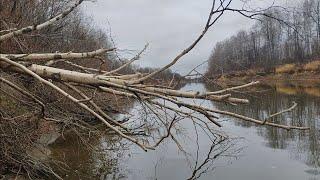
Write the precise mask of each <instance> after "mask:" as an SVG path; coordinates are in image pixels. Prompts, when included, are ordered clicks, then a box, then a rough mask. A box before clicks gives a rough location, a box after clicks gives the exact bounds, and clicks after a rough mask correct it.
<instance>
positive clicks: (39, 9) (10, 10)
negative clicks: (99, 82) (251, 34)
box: [0, 0, 180, 79]
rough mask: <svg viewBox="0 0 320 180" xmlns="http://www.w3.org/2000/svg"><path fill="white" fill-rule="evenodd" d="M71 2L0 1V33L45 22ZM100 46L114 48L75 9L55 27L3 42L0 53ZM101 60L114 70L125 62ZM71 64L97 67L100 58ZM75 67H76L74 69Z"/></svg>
mask: <svg viewBox="0 0 320 180" xmlns="http://www.w3.org/2000/svg"><path fill="white" fill-rule="evenodd" d="M73 2H74V1H70V0H41V1H39V0H0V34H4V33H6V32H7V31H8V30H10V29H14V28H22V27H25V26H29V25H30V24H39V23H42V22H45V21H47V20H48V19H51V18H53V17H54V16H56V15H58V14H60V13H61V12H62V11H63V10H65V9H66V8H67V7H69V6H70V5H71V4H70V3H73ZM102 47H104V48H112V47H113V44H112V43H111V40H110V37H109V36H108V35H107V32H105V31H104V30H102V29H100V28H99V27H97V26H95V25H94V23H93V20H92V18H90V17H88V16H86V15H85V14H84V13H83V11H82V10H81V9H77V10H74V11H73V12H72V13H71V14H69V15H68V16H67V18H65V19H63V20H62V21H59V22H58V23H57V24H55V25H54V26H49V27H47V28H45V29H43V30H41V31H36V32H32V33H28V34H26V35H22V36H19V37H16V38H14V39H12V40H9V41H5V42H2V43H1V46H0V53H37V52H42V53H43V52H71V51H72V52H86V51H93V50H96V49H99V48H102ZM104 59H105V61H106V63H105V64H103V66H102V69H103V70H111V69H115V68H117V67H119V66H121V65H122V64H123V63H125V62H122V61H120V60H119V58H118V55H116V54H109V55H108V56H106V57H104ZM74 63H76V64H79V65H84V66H86V67H94V68H97V67H99V66H100V64H101V61H100V60H97V59H92V60H90V61H88V60H83V61H81V60H77V61H74ZM58 65H59V67H60V68H63V66H67V65H68V64H65V63H58ZM75 70H79V69H76V68H75ZM151 70H154V69H151V68H140V67H137V66H128V67H127V68H125V69H123V70H122V71H121V72H120V73H121V74H131V73H135V72H137V71H141V72H149V71H151ZM173 76H176V77H180V76H178V75H177V74H175V73H172V72H171V71H170V70H167V71H165V72H163V73H161V75H159V76H158V78H163V79H171V78H172V77H173Z"/></svg>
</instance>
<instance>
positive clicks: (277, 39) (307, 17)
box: [207, 0, 320, 76]
mask: <svg viewBox="0 0 320 180" xmlns="http://www.w3.org/2000/svg"><path fill="white" fill-rule="evenodd" d="M292 3H293V4H294V2H292ZM267 14H268V15H269V16H272V17H275V19H274V18H268V17H263V18H262V21H257V23H255V25H254V26H253V27H251V28H250V29H249V30H247V31H244V30H241V31H239V32H238V33H237V34H236V35H234V36H232V37H230V38H229V39H227V40H224V41H222V42H218V43H217V44H216V46H215V48H214V49H213V52H212V54H211V56H210V59H209V68H208V71H207V75H209V76H213V75H220V74H224V73H230V72H233V71H242V70H247V69H255V68H263V69H264V70H265V71H274V67H275V66H277V65H281V64H286V63H298V64H299V63H305V62H308V61H310V60H314V59H317V58H319V55H320V0H305V1H303V2H301V3H299V4H297V6H296V7H295V8H281V9H273V10H270V11H268V12H267ZM279 20H280V21H279Z"/></svg>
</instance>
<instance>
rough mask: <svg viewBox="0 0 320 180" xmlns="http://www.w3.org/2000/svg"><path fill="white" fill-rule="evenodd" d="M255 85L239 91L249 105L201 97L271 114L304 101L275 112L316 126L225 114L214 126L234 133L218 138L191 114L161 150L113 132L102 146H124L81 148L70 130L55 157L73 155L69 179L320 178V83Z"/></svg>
mask: <svg viewBox="0 0 320 180" xmlns="http://www.w3.org/2000/svg"><path fill="white" fill-rule="evenodd" d="M182 89H183V90H195V91H205V90H212V89H215V87H213V86H210V85H205V84H202V83H190V84H187V85H185V86H184V87H183V88H182ZM252 91H253V92H241V93H236V95H237V96H240V97H247V98H248V99H249V100H250V104H248V105H238V106H232V105H226V104H223V103H214V102H210V101H197V102H195V103H198V104H202V105H204V106H206V107H210V108H219V109H224V110H229V111H233V112H237V113H241V114H244V115H247V116H250V117H254V118H259V119H264V118H265V117H267V116H268V115H269V114H272V113H274V112H277V111H279V110H282V109H286V108H288V107H290V106H291V105H292V102H296V103H298V106H297V108H296V109H295V110H294V111H292V112H289V113H286V114H283V115H281V116H278V117H276V118H274V119H272V120H273V121H275V122H277V123H283V124H286V123H290V124H294V125H299V126H308V127H310V128H311V130H310V131H309V132H300V131H286V130H282V129H275V128H271V127H262V126H258V125H254V124H251V123H248V122H244V121H240V120H237V119H234V118H230V117H225V116H221V117H220V122H221V123H222V125H223V127H222V128H220V129H219V128H215V129H214V130H215V131H216V132H217V133H222V134H225V135H228V136H229V139H228V140H226V141H223V142H221V143H217V142H215V143H213V142H212V139H210V138H209V136H207V134H206V133H205V131H203V130H200V127H195V126H194V123H193V121H191V120H188V119H186V120H183V121H181V122H179V127H178V128H177V129H176V130H175V131H174V133H175V137H176V140H172V139H171V138H168V139H165V140H164V142H163V144H161V145H160V146H159V147H158V148H157V149H156V150H155V151H149V152H143V151H141V149H139V148H138V147H137V146H135V145H131V144H127V143H128V142H127V141H124V140H121V139H119V138H118V137H116V136H108V137H103V138H101V139H99V140H97V142H96V143H95V144H96V146H99V147H103V148H106V149H108V147H111V146H112V147H113V145H115V144H116V145H117V146H116V147H118V146H121V147H122V148H121V149H120V150H119V149H117V148H115V149H111V150H110V149H108V150H107V151H106V153H94V152H90V151H83V150H81V148H79V145H78V143H77V141H76V140H74V139H72V138H67V139H68V140H65V141H61V142H57V143H56V144H55V145H53V146H52V147H51V151H52V158H53V159H55V160H60V161H64V162H66V163H67V164H68V165H69V166H70V168H71V169H72V171H71V172H69V173H66V174H65V177H64V178H65V179H130V180H143V179H153V180H155V179H157V180H162V179H166V180H167V179H172V180H174V179H188V178H198V179H204V180H206V179H208V180H209V179H210V180H211V179H217V180H220V179H223V180H233V179H237V180H255V179H259V180H270V179H273V180H277V179H279V180H283V179H290V180H304V179H306V180H314V179H320V168H319V166H320V154H319V153H320V151H319V150H320V145H319V137H320V131H319V130H320V126H319V123H318V122H319V120H320V86H315V85H313V86H306V85H304V84H301V83H278V84H274V85H263V86H261V87H259V88H254V89H252ZM186 101H191V100H190V99H188V100H186ZM133 107H134V108H132V109H131V110H129V111H130V114H133V115H134V117H133V119H135V118H139V117H141V116H143V114H142V112H141V109H140V108H139V105H138V104H136V105H135V106H133ZM158 133H159V132H158ZM181 150H183V151H181ZM210 150H211V153H209V152H210ZM208 154H209V155H208ZM195 169H197V171H194V170H195ZM193 175H194V176H193Z"/></svg>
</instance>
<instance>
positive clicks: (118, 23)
mask: <svg viewBox="0 0 320 180" xmlns="http://www.w3.org/2000/svg"><path fill="white" fill-rule="evenodd" d="M263 2H264V1H261V0H260V1H259V0H257V2H255V3H254V5H257V4H259V3H263ZM210 5H211V0H117V1H111V0H97V2H95V3H86V5H85V7H84V8H85V10H86V12H87V14H88V15H91V16H92V17H93V19H94V21H95V23H96V24H97V25H98V26H100V27H102V28H105V29H109V27H108V23H107V22H108V21H109V22H110V25H111V29H112V36H113V39H114V41H115V42H116V44H117V47H118V48H120V49H134V50H139V49H142V48H143V46H144V45H145V44H146V43H147V42H149V43H150V46H149V49H148V51H147V53H146V54H145V55H144V56H143V58H142V59H141V60H140V61H139V62H138V63H137V64H138V65H140V66H149V67H160V66H163V65H165V64H167V63H169V62H170V60H171V59H172V58H174V57H175V56H176V55H177V54H178V53H179V52H180V51H181V50H183V49H184V48H186V47H187V46H188V45H189V44H190V43H191V42H192V41H193V40H194V39H195V38H196V37H197V36H198V35H199V33H200V32H201V31H202V28H203V26H204V23H205V21H206V18H207V15H208V12H209V9H210ZM232 5H233V7H242V1H240V0H234V2H233V4H232ZM252 24H253V21H252V20H248V19H246V18H244V17H241V16H240V15H238V14H235V13H226V14H225V15H224V16H223V17H222V18H221V19H220V20H219V21H218V23H217V24H216V25H215V26H214V27H213V28H212V29H211V31H210V32H209V33H208V34H207V36H206V37H205V38H204V39H203V40H202V41H201V42H200V44H199V45H198V46H197V47H196V48H195V49H194V50H193V51H192V52H191V53H190V54H188V55H187V56H186V57H184V58H183V59H182V60H181V61H180V62H179V63H178V64H176V65H175V66H174V67H173V68H172V69H173V70H174V71H177V72H179V73H182V74H183V73H186V72H188V71H189V70H190V69H192V68H193V67H194V66H196V65H198V64H200V63H201V62H203V61H205V60H207V59H208V57H209V55H210V53H211V51H212V48H213V47H214V45H215V43H216V42H218V41H221V40H223V39H225V38H227V37H229V36H231V35H233V34H235V33H236V32H237V31H238V30H240V29H247V28H249V27H250V26H251V25H252ZM204 70H205V67H202V71H204Z"/></svg>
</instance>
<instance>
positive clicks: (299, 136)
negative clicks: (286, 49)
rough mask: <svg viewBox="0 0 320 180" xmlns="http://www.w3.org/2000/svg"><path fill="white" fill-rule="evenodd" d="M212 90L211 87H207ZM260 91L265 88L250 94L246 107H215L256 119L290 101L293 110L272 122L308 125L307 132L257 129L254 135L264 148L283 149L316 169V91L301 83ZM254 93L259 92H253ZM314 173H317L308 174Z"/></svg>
mask: <svg viewBox="0 0 320 180" xmlns="http://www.w3.org/2000/svg"><path fill="white" fill-rule="evenodd" d="M207 88H208V89H211V90H213V89H214V87H212V86H211V87H210V86H207ZM260 89H269V91H265V92H263V93H261V91H260V92H259V93H253V96H248V98H249V100H250V104H248V105H245V106H237V107H232V106H227V105H225V104H219V103H218V104H217V103H216V106H217V107H219V108H221V109H225V110H229V111H234V112H237V113H240V114H244V115H247V116H252V117H254V118H257V119H265V118H266V117H267V116H268V115H269V114H272V113H274V112H277V111H279V110H281V109H286V108H288V107H290V106H291V104H292V102H297V103H298V106H297V108H296V109H295V110H294V111H293V112H290V113H287V114H283V115H281V116H277V117H275V118H273V119H272V121H273V122H276V123H281V124H292V125H297V126H308V127H310V128H311V130H310V132H301V131H286V130H282V129H276V128H271V127H267V128H266V127H259V126H256V128H257V134H258V135H260V136H262V137H264V138H265V140H266V143H265V145H266V146H267V147H270V148H274V149H286V150H288V151H289V152H290V153H291V157H293V158H294V159H297V160H301V161H303V162H305V163H306V164H307V165H308V166H311V167H312V168H319V167H320V164H319V163H320V161H319V160H320V159H319V155H320V146H319V137H320V133H319V129H320V126H319V123H318V122H319V120H320V98H319V96H320V88H319V85H317V84H315V85H313V86H311V85H309V84H305V83H304V84H303V83H288V82H287V83H284V82H283V83H276V84H273V85H269V86H266V85H264V86H262V87H260ZM255 90H259V88H258V89H255ZM234 122H235V124H236V125H237V126H241V127H251V126H255V125H253V124H251V123H247V122H243V121H234ZM310 172H317V171H310Z"/></svg>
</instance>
